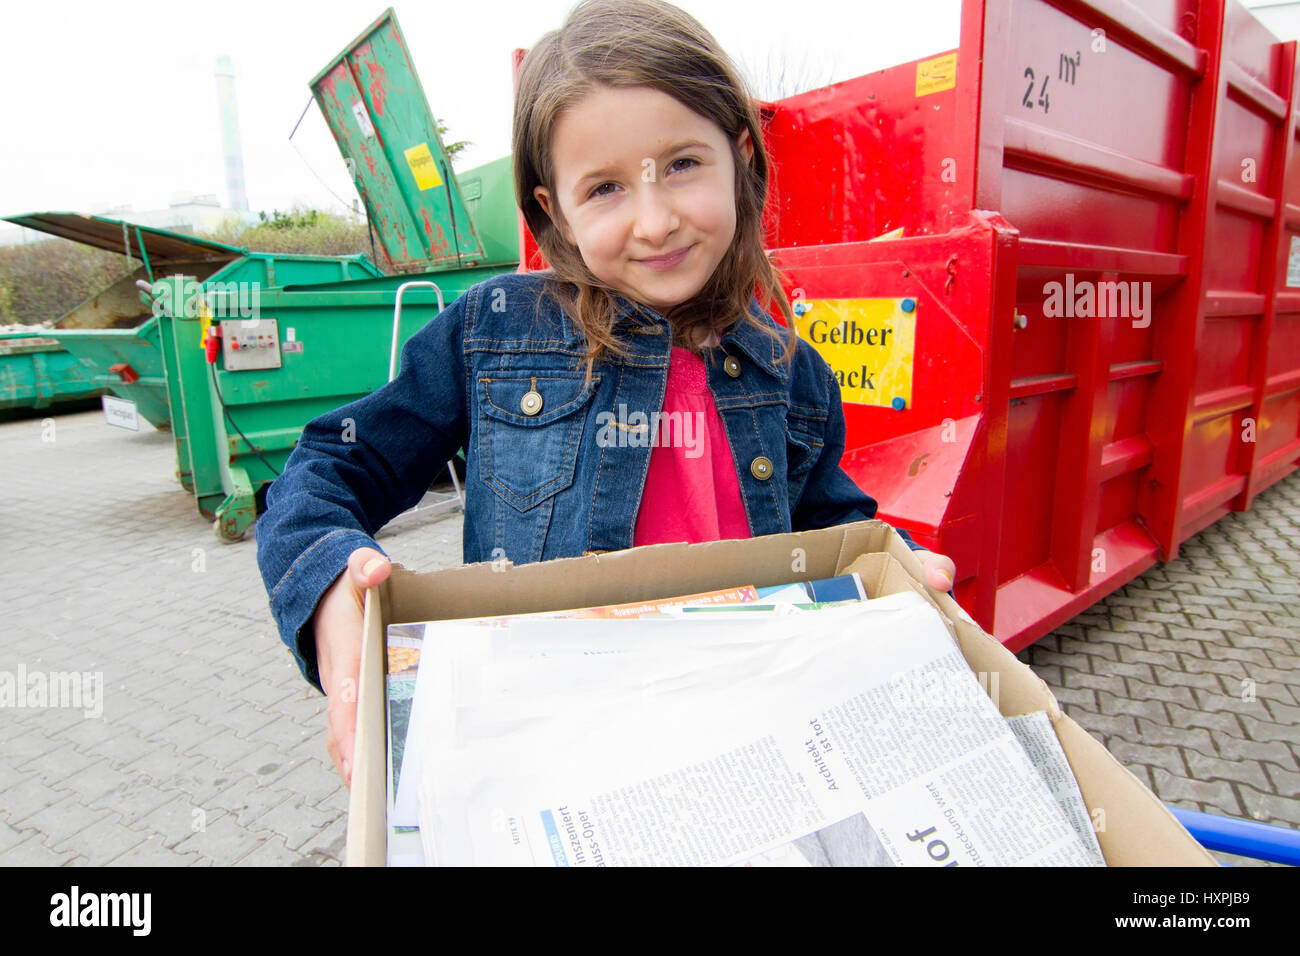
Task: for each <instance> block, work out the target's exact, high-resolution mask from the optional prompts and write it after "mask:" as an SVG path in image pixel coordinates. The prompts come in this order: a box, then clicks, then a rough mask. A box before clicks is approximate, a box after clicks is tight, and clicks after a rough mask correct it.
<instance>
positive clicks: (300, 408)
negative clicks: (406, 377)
mask: <svg viewBox="0 0 1300 956" xmlns="http://www.w3.org/2000/svg"><path fill="white" fill-rule="evenodd" d="M359 77H363V78H364V80H360V79H358V78H359ZM311 85H312V93H313V95H314V96H315V99H316V102H317V103H318V104H319V106H320V108H321V111H322V112H323V113H324V115H325V119H326V122H327V124H328V125H329V127H330V130H331V132H332V133H333V135H334V138H335V141H336V142H337V143H338V145H339V149H340V152H341V153H342V154H343V157H344V160H345V162H346V163H347V166H348V168H349V169H350V171H351V173H352V175H353V178H354V181H355V182H356V186H357V191H358V193H359V194H360V195H361V197H362V199H363V200H364V201H365V204H366V212H367V214H368V216H369V220H370V224H371V227H372V228H373V230H374V234H375V236H376V237H377V239H378V241H379V242H380V243H382V244H383V247H384V251H385V252H386V253H387V256H388V259H389V261H391V262H392V264H393V269H394V271H395V272H397V273H399V274H397V275H393V276H385V277H378V278H370V279H357V280H354V281H348V282H332V283H322V282H314V283H312V284H310V285H290V284H283V285H282V287H280V288H274V289H267V290H264V291H263V292H262V296H261V315H260V317H259V319H258V321H256V322H246V321H241V320H239V319H235V318H224V319H221V320H219V321H218V320H216V319H213V320H211V321H210V322H209V323H208V331H207V332H203V331H201V330H202V329H203V328H204V325H205V319H204V317H203V316H201V315H199V314H198V311H199V310H197V309H195V308H193V307H191V306H189V305H188V304H187V303H186V301H185V300H184V299H183V298H182V297H181V296H179V295H176V296H173V303H174V307H173V308H170V309H167V310H164V314H163V317H162V319H161V320H160V321H161V323H162V337H163V340H164V342H166V341H168V339H169V338H175V340H176V341H178V342H186V343H193V342H196V341H198V338H199V336H200V335H203V336H206V337H207V339H208V341H209V343H210V344H209V348H208V350H207V351H206V353H203V352H199V351H197V350H194V349H190V348H188V347H186V348H180V347H178V348H177V353H178V355H179V356H180V361H179V363H178V366H177V381H178V383H179V389H178V390H179V392H180V394H181V397H182V401H183V402H185V408H186V412H185V417H186V420H187V423H188V426H187V427H188V428H189V429H190V437H191V441H190V442H189V446H188V454H189V460H188V463H187V465H186V467H187V468H188V469H189V471H190V473H191V474H192V476H193V491H194V496H195V501H196V503H197V505H198V508H199V511H200V512H201V513H202V514H203V515H204V516H205V517H209V518H212V519H214V529H215V530H216V532H217V535H218V536H219V537H220V538H221V539H222V540H225V541H234V540H238V539H239V538H241V537H242V536H243V534H244V533H245V531H246V530H247V529H248V527H249V526H250V525H251V524H252V523H253V521H254V520H255V519H256V517H257V513H258V511H259V510H260V508H261V506H262V501H263V496H264V492H265V488H266V486H267V485H268V484H270V482H271V481H273V480H274V479H275V478H276V476H277V475H278V474H279V473H280V471H281V470H282V469H283V467H284V462H285V459H287V458H288V456H289V453H290V452H291V451H292V450H293V446H294V444H295V443H296V442H297V440H298V437H299V435H300V434H301V433H302V428H303V426H304V425H306V424H307V422H308V421H310V420H311V419H313V418H315V417H316V416H318V415H320V414H322V413H324V412H326V411H329V410H330V409H333V408H337V407H338V406H340V405H343V404H346V403H347V402H351V401H353V400H355V399H357V398H360V397H362V396H364V395H366V394H368V393H369V392H371V391H373V390H375V389H376V388H379V387H380V386H382V385H383V384H385V383H386V382H387V381H388V379H389V374H390V361H391V358H392V355H393V350H394V349H395V348H397V347H400V346H401V345H402V344H404V343H405V341H406V340H407V339H408V338H410V336H412V335H414V334H415V332H416V331H418V330H419V329H420V328H421V327H423V326H424V325H425V324H426V323H427V322H428V321H429V320H431V319H432V318H433V317H434V316H435V315H437V313H438V311H439V299H438V292H441V297H442V304H443V305H446V304H449V303H451V302H452V301H454V300H455V299H456V298H458V297H459V296H460V295H461V294H462V293H464V292H465V291H466V290H467V289H468V288H469V287H470V286H472V285H474V284H476V283H478V282H482V281H484V280H486V279H489V278H491V277H492V276H494V275H499V274H500V273H502V272H513V271H515V270H516V269H517V268H518V261H519V210H518V206H517V204H516V203H515V197H514V183H513V179H512V176H511V169H510V158H509V157H505V158H503V159H498V160H494V161H492V162H489V163H485V164H483V165H481V166H478V167H475V168H473V169H469V170H465V171H463V172H453V171H452V169H451V163H450V158H449V157H448V155H447V153H446V150H445V149H444V147H443V144H442V140H441V139H440V137H439V135H438V132H437V128H436V123H435V122H434V120H433V117H432V114H431V113H430V112H429V108H428V104H427V102H426V101H425V98H424V91H423V89H422V87H421V86H420V81H419V79H418V77H416V75H415V71H414V69H413V67H412V66H411V58H410V55H409V53H408V52H407V49H406V44H405V41H404V40H403V39H402V35H401V31H400V29H399V28H398V26H397V22H396V19H395V17H394V16H393V14H392V11H391V10H389V11H387V12H386V13H385V14H384V15H383V16H382V17H380V18H379V19H378V20H376V21H375V22H374V23H373V24H371V26H370V27H369V28H367V29H366V30H365V31H364V32H363V33H362V34H361V35H360V36H359V37H357V38H356V40H354V41H353V42H352V43H351V44H350V45H349V46H348V47H347V48H346V49H345V50H344V51H343V52H342V53H341V54H340V55H339V56H338V57H335V59H334V60H333V61H331V63H330V65H329V66H328V67H326V69H325V70H324V71H322V72H321V73H320V74H319V75H318V76H317V77H316V79H315V80H313V81H312V84H311ZM429 283H432V284H434V285H436V287H437V290H436V291H435V290H434V289H431V288H429V287H428V284H429ZM408 284H415V285H414V286H413V287H412V288H409V289H406V290H405V291H403V290H402V287H403V286H404V285H408ZM399 294H400V296H401V309H400V312H399V310H398V309H397V303H398V297H399ZM215 302H216V304H218V305H219V304H220V302H221V299H220V297H217V299H216V300H215ZM180 306H184V307H183V308H182V307H180ZM226 311H227V312H228V311H229V310H226Z"/></svg>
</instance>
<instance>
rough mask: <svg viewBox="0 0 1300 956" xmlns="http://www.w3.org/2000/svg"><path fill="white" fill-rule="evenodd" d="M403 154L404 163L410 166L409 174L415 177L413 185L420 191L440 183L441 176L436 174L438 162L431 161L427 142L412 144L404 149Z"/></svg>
mask: <svg viewBox="0 0 1300 956" xmlns="http://www.w3.org/2000/svg"><path fill="white" fill-rule="evenodd" d="M405 155H406V165H408V166H410V167H411V175H412V176H414V177H415V185H416V188H417V189H419V190H420V192H424V191H425V190H426V189H432V188H433V187H435V186H441V185H442V177H441V176H439V175H438V164H437V163H435V162H434V161H433V154H432V153H430V152H429V144H428V143H421V144H420V145H419V146H412V147H411V148H410V149H408V150H406V154H405Z"/></svg>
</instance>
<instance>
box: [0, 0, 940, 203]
mask: <svg viewBox="0 0 1300 956" xmlns="http://www.w3.org/2000/svg"><path fill="white" fill-rule="evenodd" d="M573 2H574V0H524V2H508V0H471V2H458V3H447V2H439V3H432V2H428V0H424V2H418V3H411V2H405V0H398V2H397V3H396V6H395V10H396V12H397V18H398V22H399V23H400V24H401V26H402V31H403V33H404V34H405V36H406V42H407V45H408V46H409V47H410V49H411V54H412V56H413V57H414V59H415V64H416V68H417V70H418V71H419V74H420V80H421V82H422V83H423V85H424V89H425V93H426V95H427V97H428V99H429V105H430V108H431V109H432V110H433V112H434V114H435V115H437V116H439V117H440V118H441V119H442V120H443V121H444V122H446V123H447V124H448V126H449V127H450V130H449V138H450V139H451V140H460V139H465V140H470V141H472V142H473V143H474V144H475V145H474V147H473V148H472V151H467V152H466V153H465V155H464V158H463V159H460V160H458V162H457V168H458V169H465V168H468V167H471V166H474V165H477V164H479V163H482V162H487V161H488V160H491V159H496V158H498V157H500V156H504V155H505V154H506V153H508V152H509V149H510V110H511V75H510V72H511V71H510V55H511V51H512V50H513V49H515V48H516V47H525V48H526V47H528V46H530V45H532V43H533V42H534V41H535V40H536V39H537V38H538V37H539V36H540V35H541V34H542V33H544V32H546V31H547V30H550V29H554V28H556V27H558V26H559V25H560V23H561V22H562V21H563V19H564V15H565V13H566V12H567V11H568V10H569V9H570V8H571V7H572V6H573ZM679 5H680V6H681V7H683V8H684V9H685V10H687V11H689V12H690V13H691V14H693V15H694V16H695V17H697V18H698V19H699V20H700V21H701V22H702V23H703V24H704V25H705V27H707V28H708V29H709V30H710V31H711V32H712V33H713V34H714V36H716V37H717V38H718V41H719V42H720V43H721V44H722V46H723V48H724V49H725V50H726V51H727V52H728V53H730V54H731V56H732V57H733V58H734V59H736V60H737V61H738V62H740V63H741V64H742V66H746V65H750V66H752V67H753V68H755V69H756V71H757V72H759V73H762V72H764V71H765V70H766V64H767V63H769V62H777V61H779V60H781V59H782V58H784V60H785V61H786V62H787V64H788V68H789V69H790V70H791V71H793V72H794V73H796V74H800V73H802V74H803V75H806V76H808V77H811V78H813V79H815V80H816V81H817V82H814V83H811V84H810V85H811V86H820V85H824V84H825V83H828V82H835V81H838V80H843V79H848V78H851V77H854V76H859V75H861V74H863V73H867V72H870V71H871V70H874V69H880V68H882V67H885V66H890V65H893V64H896V63H903V62H906V61H908V60H912V59H917V58H920V57H924V56H929V55H931V54H935V53H940V52H942V51H944V50H948V49H952V48H954V47H956V46H957V40H958V19H959V11H960V0H905V2H899V0H801V2H798V3H790V2H789V0H745V2H743V3H738V2H736V0H682V2H681V3H680V4H679ZM383 9H384V4H383V0H375V2H373V3H357V2H339V0H315V2H311V3H303V2H290V0H256V2H250V0H221V2H209V3H197V2H194V0H169V2H157V0H112V2H108V3H104V2H93V3H92V2H69V0H35V2H33V0H25V2H18V0H4V2H3V3H0V37H4V38H5V39H6V43H5V52H4V56H3V58H0V75H2V76H3V78H4V84H3V86H4V90H5V95H4V96H3V98H2V99H0V129H3V130H4V131H5V135H4V136H3V138H2V139H0V215H12V214H15V213H22V212H32V211H37V210H74V211H79V212H90V211H95V210H102V209H104V208H106V207H109V206H116V205H121V204H131V205H132V206H134V208H135V209H137V210H146V209H156V208H161V207H164V206H166V205H167V204H168V203H169V202H171V201H172V200H173V199H174V198H175V197H176V195H177V194H180V193H186V194H191V193H193V194H203V193H214V194H216V195H217V197H218V199H219V200H220V201H221V202H222V204H225V202H226V198H227V197H226V188H225V180H224V176H223V173H222V161H221V156H222V152H221V150H222V144H221V138H220V127H219V125H218V122H217V94H216V82H215V80H214V78H213V73H214V70H215V64H216V58H217V57H218V56H219V55H221V54H226V55H229V56H230V57H231V58H232V59H233V61H234V66H235V70H236V74H237V80H236V84H237V96H238V101H239V123H240V131H241V135H242V139H243V153H244V172H245V180H246V185H247V191H248V199H249V204H250V206H251V207H252V208H253V209H255V210H256V209H271V208H281V209H284V208H287V207H288V206H290V205H292V204H294V203H300V204H305V205H309V206H315V207H319V208H327V209H328V208H333V209H335V210H338V211H341V210H342V209H343V208H344V206H343V202H342V201H346V202H347V203H350V202H351V200H352V198H353V197H354V196H355V195H356V193H355V191H354V190H353V187H352V185H351V182H350V181H349V180H348V177H347V174H346V171H345V169H344V166H343V161H342V158H341V157H340V155H339V152H338V149H337V148H336V147H335V145H334V141H333V139H332V138H331V136H330V134H329V130H328V129H327V128H326V126H325V122H324V120H323V119H322V117H321V115H320V112H319V110H318V109H317V108H316V106H315V104H314V103H313V104H312V106H311V108H310V109H309V110H308V112H307V115H306V118H305V119H304V120H303V123H302V126H301V127H300V128H299V131H298V133H297V135H296V136H295V137H294V139H293V143H292V145H291V144H290V142H289V132H290V130H292V129H293V126H294V123H295V122H297V120H298V117H299V115H300V114H301V113H302V111H303V107H304V106H306V105H307V103H308V102H309V101H310V99H311V93H310V90H309V89H308V82H309V81H310V80H311V78H312V77H313V76H315V75H316V73H317V72H318V71H319V70H320V69H321V68H322V67H324V66H325V64H326V63H328V62H329V60H330V59H332V58H333V57H334V56H335V55H336V54H337V53H338V52H339V51H340V50H342V48H343V47H344V45H345V44H347V43H349V42H350V41H351V40H352V38H353V37H355V36H356V35H357V34H358V33H360V32H361V30H362V29H364V28H365V27H366V26H367V25H368V24H369V23H370V22H371V21H372V20H374V19H375V18H376V17H378V16H379V15H380V14H381V13H382V12H383ZM760 92H761V91H760ZM295 147H296V149H295ZM299 151H301V155H299ZM317 177H319V179H318V178H317ZM322 180H323V181H324V182H323V183H322ZM331 191H332V193H335V194H337V198H336V196H335V195H332V194H331ZM0 225H3V224H0Z"/></svg>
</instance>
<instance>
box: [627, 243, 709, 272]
mask: <svg viewBox="0 0 1300 956" xmlns="http://www.w3.org/2000/svg"><path fill="white" fill-rule="evenodd" d="M694 248H695V244H694V243H692V244H691V245H689V246H687V247H686V248H685V249H678V250H677V251H676V252H671V253H669V254H668V255H666V256H657V257H656V258H653V259H634V260H633V261H634V262H637V263H640V264H641V265H643V266H645V267H646V268H647V269H654V270H655V271H656V272H663V271H665V270H667V269H673V268H676V267H677V266H679V265H681V264H682V262H683V261H685V259H686V255H687V253H689V252H690V251H691V250H692V249H694Z"/></svg>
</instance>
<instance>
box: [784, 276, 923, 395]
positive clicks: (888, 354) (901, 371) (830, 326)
mask: <svg viewBox="0 0 1300 956" xmlns="http://www.w3.org/2000/svg"><path fill="white" fill-rule="evenodd" d="M803 309H804V311H803V314H802V315H796V316H795V328H796V329H797V330H798V332H799V337H800V338H801V339H803V340H804V341H806V342H809V343H810V344H811V345H812V346H813V348H815V349H816V350H817V351H818V352H819V353H821V356H822V358H824V359H825V360H826V361H827V363H828V364H829V365H830V367H831V370H832V371H833V372H834V373H835V378H836V379H837V380H838V381H839V383H840V397H841V398H842V399H843V400H844V401H845V402H846V403H850V404H854V405H879V406H883V407H891V406H892V407H901V408H910V407H911V405H912V362H913V358H914V356H915V353H916V300H915V299H912V298H902V299H818V300H816V301H815V302H804V303H803ZM896 399H897V400H901V404H900V403H899V402H896V401H895V400H896Z"/></svg>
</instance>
